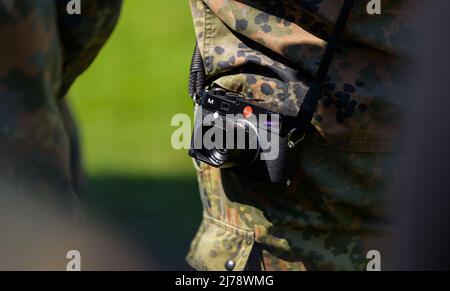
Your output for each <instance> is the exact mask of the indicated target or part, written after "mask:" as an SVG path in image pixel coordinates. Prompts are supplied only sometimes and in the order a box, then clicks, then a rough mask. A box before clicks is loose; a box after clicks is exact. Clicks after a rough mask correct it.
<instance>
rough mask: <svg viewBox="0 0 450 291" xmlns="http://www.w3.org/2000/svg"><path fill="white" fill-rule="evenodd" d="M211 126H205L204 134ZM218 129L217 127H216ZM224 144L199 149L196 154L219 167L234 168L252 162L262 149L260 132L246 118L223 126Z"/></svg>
mask: <svg viewBox="0 0 450 291" xmlns="http://www.w3.org/2000/svg"><path fill="white" fill-rule="evenodd" d="M210 128H211V127H203V133H202V136H203V135H204V134H205V132H206V131H207V130H208V129H210ZM216 129H217V127H216ZM220 130H222V132H223V137H224V140H223V142H224V145H222V146H221V147H213V148H212V149H206V148H202V149H197V150H196V151H195V156H196V157H197V158H198V159H200V160H202V161H203V162H205V163H207V164H210V165H212V166H214V167H218V168H232V167H238V166H247V165H250V164H252V163H253V162H254V161H255V160H256V159H257V157H258V155H259V152H260V149H259V142H258V132H257V130H256V128H255V127H254V126H252V125H251V124H249V122H247V121H246V120H236V121H231V122H229V123H227V125H226V126H225V128H221V129H220Z"/></svg>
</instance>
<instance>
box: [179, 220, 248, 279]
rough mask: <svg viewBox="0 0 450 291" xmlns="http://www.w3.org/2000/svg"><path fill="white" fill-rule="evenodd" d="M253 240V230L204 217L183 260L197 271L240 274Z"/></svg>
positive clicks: (245, 263)
mask: <svg viewBox="0 0 450 291" xmlns="http://www.w3.org/2000/svg"><path fill="white" fill-rule="evenodd" d="M254 241H255V240H254V234H253V232H252V231H248V230H243V229H239V228H236V227H234V226H231V225H228V224H225V223H223V222H221V221H218V220H216V219H214V218H211V217H209V216H204V218H203V222H202V224H201V226H200V229H199V230H198V232H197V235H196V237H195V239H194V241H193V242H192V245H191V250H190V252H189V254H188V256H187V258H186V260H187V262H188V263H189V264H190V265H191V266H192V267H193V268H194V269H196V270H198V271H230V270H227V267H226V266H227V265H228V268H229V269H230V266H231V267H233V268H231V269H232V271H243V270H244V269H245V267H246V265H247V261H248V258H249V257H250V253H251V251H252V248H253V244H254Z"/></svg>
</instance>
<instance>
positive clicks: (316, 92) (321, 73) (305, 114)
mask: <svg viewBox="0 0 450 291" xmlns="http://www.w3.org/2000/svg"><path fill="white" fill-rule="evenodd" d="M353 4H354V0H345V2H344V5H343V7H342V9H341V12H340V13H339V16H338V19H337V21H336V25H335V28H334V31H333V34H332V35H331V37H330V39H329V41H328V45H327V47H326V50H325V53H324V55H323V58H322V61H321V62H320V65H319V68H318V70H317V73H316V76H315V78H314V79H313V82H312V85H311V87H310V89H309V90H308V92H307V93H306V95H305V98H304V100H303V102H302V105H301V106H300V110H299V112H298V115H297V129H298V130H299V131H300V132H299V134H300V136H301V137H302V138H303V137H304V135H305V133H306V131H307V130H308V128H311V127H312V125H311V121H312V119H313V116H314V113H315V112H316V109H317V105H318V103H319V100H320V98H321V95H322V84H323V82H325V81H326V79H327V75H328V71H329V69H330V66H331V63H332V61H333V57H334V55H335V53H336V48H337V45H338V43H339V41H340V39H341V36H342V34H343V32H344V29H345V26H346V25H347V22H348V19H349V17H350V13H351V11H352V8H353Z"/></svg>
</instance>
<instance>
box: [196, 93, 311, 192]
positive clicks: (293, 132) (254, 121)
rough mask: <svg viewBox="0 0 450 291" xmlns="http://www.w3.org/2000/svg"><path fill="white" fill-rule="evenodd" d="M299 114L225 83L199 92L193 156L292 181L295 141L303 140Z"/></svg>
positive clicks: (267, 177)
mask: <svg viewBox="0 0 450 291" xmlns="http://www.w3.org/2000/svg"><path fill="white" fill-rule="evenodd" d="M296 125H297V123H296V117H295V116H289V115H284V114H280V113H277V112H275V111H274V110H273V106H270V104H267V103H264V102H259V101H257V100H252V99H246V98H243V97H242V96H241V95H239V94H237V93H235V92H230V91H226V90H224V89H222V88H213V89H207V90H204V91H202V92H201V93H200V96H198V103H197V105H196V116H195V126H194V132H193V137H192V142H191V149H190V151H189V155H190V156H191V157H193V158H195V159H196V160H197V161H201V162H204V163H206V164H208V165H211V166H213V167H216V168H220V169H226V170H230V171H234V172H236V173H239V174H241V175H245V176H247V177H251V178H253V179H255V180H258V181H260V182H264V183H275V184H279V185H284V186H288V187H289V186H290V185H291V183H292V176H293V172H294V166H295V162H296V160H295V146H296V145H297V144H298V143H299V142H300V141H301V140H302V139H303V137H304V136H300V135H299V132H298V130H297V128H296Z"/></svg>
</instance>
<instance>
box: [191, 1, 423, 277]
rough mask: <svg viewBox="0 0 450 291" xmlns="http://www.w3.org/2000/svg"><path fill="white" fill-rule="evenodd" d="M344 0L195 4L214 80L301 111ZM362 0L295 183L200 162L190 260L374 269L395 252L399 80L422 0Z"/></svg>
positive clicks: (202, 264)
mask: <svg viewBox="0 0 450 291" xmlns="http://www.w3.org/2000/svg"><path fill="white" fill-rule="evenodd" d="M343 2H344V1H343V0H322V1H306V0H305V1H292V0H285V1H263V0H203V1H202V0H190V5H191V10H192V15H193V19H194V26H195V30H196V36H197V42H198V45H199V48H200V52H201V54H202V58H203V60H204V64H205V70H206V74H207V78H208V80H209V82H210V83H214V84H216V85H218V86H221V87H223V88H225V89H228V90H231V91H235V92H238V93H241V94H242V95H244V96H246V97H248V98H262V99H265V100H267V101H269V102H271V103H273V105H274V106H277V107H278V108H279V110H280V111H283V112H287V113H289V112H291V113H296V112H297V111H298V109H299V106H300V104H301V102H302V100H303V98H304V95H305V92H306V91H307V89H308V85H307V83H306V82H305V79H306V78H305V76H309V75H312V74H314V73H315V71H316V70H317V67H318V63H319V62H320V61H321V58H322V54H323V52H324V49H325V47H326V42H327V39H328V37H329V36H330V34H331V32H332V30H333V28H334V23H335V22H336V19H337V16H338V14H339V12H340V9H341V7H342V4H343ZM368 2H369V1H362V0H360V1H356V3H355V7H354V9H353V11H352V14H351V17H350V20H349V24H348V26H347V29H346V31H345V33H344V36H343V40H342V43H341V46H340V49H339V51H338V53H337V55H336V56H335V58H334V60H333V63H332V65H331V69H330V72H329V76H328V77H329V78H328V80H327V82H326V83H325V84H324V86H323V96H322V98H321V101H320V103H319V106H318V108H317V112H316V115H315V117H314V120H313V125H314V126H315V128H316V129H317V131H316V132H315V133H314V134H312V135H310V136H308V137H307V139H306V141H305V142H304V143H303V144H302V145H301V146H300V148H299V154H298V161H297V171H296V176H295V181H294V184H293V185H292V187H290V188H282V187H278V186H275V185H265V184H260V183H258V182H256V181H253V180H250V179H248V178H247V177H244V176H238V175H236V174H233V173H231V172H229V171H220V170H217V169H214V168H211V167H209V166H206V165H201V168H200V170H199V174H198V176H199V181H200V189H201V197H202V201H203V205H204V220H203V223H202V225H201V227H200V230H199V231H198V234H197V236H196V237H195V239H194V241H193V243H192V246H191V251H190V253H189V255H188V257H187V260H188V262H189V263H190V264H191V265H192V266H193V267H194V268H197V269H201V270H225V265H226V264H227V262H228V265H229V266H230V264H231V266H233V267H234V268H233V269H234V270H243V269H245V268H246V265H247V264H248V262H249V257H250V256H253V254H254V253H256V256H257V257H258V258H259V260H258V265H259V266H261V268H262V269H265V270H365V268H366V265H367V262H368V260H367V259H366V255H367V253H368V251H370V250H378V251H380V253H381V255H382V256H383V258H384V259H385V261H386V260H388V259H389V257H390V256H389V249H388V247H387V245H388V243H387V238H388V237H389V230H390V223H389V207H390V201H389V200H390V199H389V198H390V196H391V191H392V190H391V189H390V187H388V185H389V183H388V182H389V180H390V178H391V177H392V175H393V170H394V169H393V166H392V158H393V157H394V156H395V154H394V152H396V151H397V149H398V144H399V143H398V138H399V132H400V131H401V121H402V119H403V118H404V116H405V112H404V110H403V107H402V106H401V105H402V104H401V103H400V101H399V100H398V99H397V98H396V95H395V93H394V92H395V86H396V84H397V83H398V82H399V81H401V80H402V77H403V71H404V68H405V67H406V66H407V65H408V64H409V60H408V57H407V54H406V47H405V44H406V40H408V38H409V37H410V26H411V24H410V19H411V18H410V16H411V14H412V11H413V9H412V8H413V7H412V6H413V4H415V3H413V2H414V1H413V0H395V1H394V0H384V1H381V2H382V14H381V15H369V14H368V12H367V9H366V6H367V4H368Z"/></svg>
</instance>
